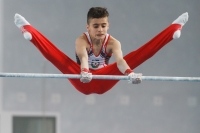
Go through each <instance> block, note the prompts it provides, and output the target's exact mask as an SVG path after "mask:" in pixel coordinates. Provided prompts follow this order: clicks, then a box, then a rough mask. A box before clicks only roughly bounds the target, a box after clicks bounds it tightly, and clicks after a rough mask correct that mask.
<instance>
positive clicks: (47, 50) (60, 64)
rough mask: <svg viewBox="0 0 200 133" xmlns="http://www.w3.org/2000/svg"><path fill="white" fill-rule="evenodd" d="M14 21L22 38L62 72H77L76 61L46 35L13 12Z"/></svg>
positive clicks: (78, 70)
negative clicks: (29, 42)
mask: <svg viewBox="0 0 200 133" xmlns="http://www.w3.org/2000/svg"><path fill="white" fill-rule="evenodd" d="M14 19H15V20H14V22H15V24H16V26H17V27H18V28H20V29H21V31H22V33H23V35H24V38H25V39H26V40H29V41H31V42H32V43H33V44H34V45H35V46H36V47H37V48H38V50H39V51H40V52H41V53H42V54H43V56H44V57H45V58H46V59H47V60H49V61H50V62H51V63H52V64H53V65H55V66H56V67H57V68H58V69H59V70H60V71H61V72H62V73H65V74H72V73H73V74H78V73H80V67H79V65H78V64H77V63H75V62H74V61H73V60H71V59H70V58H69V57H68V56H66V55H65V54H64V53H63V52H62V51H60V50H59V49H58V48H56V47H55V46H54V45H53V44H52V43H51V42H50V41H49V40H48V39H47V38H46V37H44V36H43V35H42V34H41V33H40V32H38V31H37V30H36V29H35V28H33V27H32V26H31V25H30V23H29V22H28V21H27V20H26V19H25V18H24V17H22V16H21V15H19V14H15V17H14Z"/></svg>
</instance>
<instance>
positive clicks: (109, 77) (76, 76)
mask: <svg viewBox="0 0 200 133" xmlns="http://www.w3.org/2000/svg"><path fill="white" fill-rule="evenodd" d="M0 77H2V78H5V77H12V78H70V79H79V78H80V77H81V76H80V75H79V74H42V73H0ZM92 79H106V80H129V77H128V76H121V75H93V76H92ZM142 80H143V81H189V82H190V81H192V82H200V77H166V76H142Z"/></svg>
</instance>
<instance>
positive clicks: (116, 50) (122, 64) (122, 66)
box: [111, 40, 130, 74]
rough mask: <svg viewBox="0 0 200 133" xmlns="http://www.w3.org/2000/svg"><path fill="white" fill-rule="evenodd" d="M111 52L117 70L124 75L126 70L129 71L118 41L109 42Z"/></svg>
mask: <svg viewBox="0 0 200 133" xmlns="http://www.w3.org/2000/svg"><path fill="white" fill-rule="evenodd" d="M111 51H112V53H113V56H114V58H115V60H116V63H117V67H118V69H119V70H120V72H121V73H123V74H124V73H125V71H126V70H127V69H130V67H129V66H128V64H127V63H126V61H125V60H124V58H123V54H122V50H121V44H120V42H119V41H117V40H113V41H112V42H111Z"/></svg>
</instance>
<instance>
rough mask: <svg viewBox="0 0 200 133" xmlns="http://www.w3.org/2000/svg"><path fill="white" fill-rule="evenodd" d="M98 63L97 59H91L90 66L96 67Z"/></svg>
mask: <svg viewBox="0 0 200 133" xmlns="http://www.w3.org/2000/svg"><path fill="white" fill-rule="evenodd" d="M99 65H100V62H99V60H92V62H91V66H92V68H98V67H99Z"/></svg>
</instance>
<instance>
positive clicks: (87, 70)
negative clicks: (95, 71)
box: [81, 68, 90, 72]
mask: <svg viewBox="0 0 200 133" xmlns="http://www.w3.org/2000/svg"><path fill="white" fill-rule="evenodd" d="M81 71H82V72H90V70H89V69H87V68H82V69H81Z"/></svg>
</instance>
